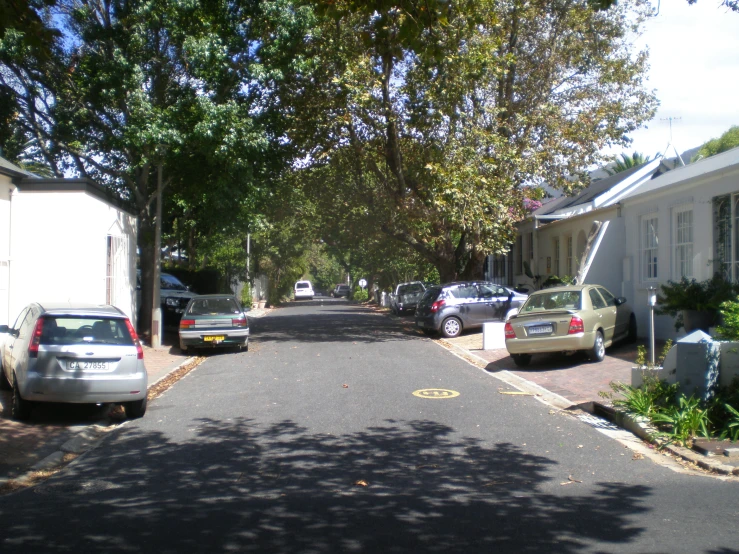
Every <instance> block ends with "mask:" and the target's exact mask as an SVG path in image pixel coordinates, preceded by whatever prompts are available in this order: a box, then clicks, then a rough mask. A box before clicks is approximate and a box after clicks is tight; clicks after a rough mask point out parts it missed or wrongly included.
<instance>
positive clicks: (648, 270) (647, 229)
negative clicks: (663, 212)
mask: <svg viewBox="0 0 739 554" xmlns="http://www.w3.org/2000/svg"><path fill="white" fill-rule="evenodd" d="M639 266H640V267H639V275H640V277H641V281H642V282H643V283H652V282H655V281H657V279H658V277H659V216H658V214H657V213H656V212H654V213H651V214H647V215H644V216H642V217H641V220H640V221H639Z"/></svg>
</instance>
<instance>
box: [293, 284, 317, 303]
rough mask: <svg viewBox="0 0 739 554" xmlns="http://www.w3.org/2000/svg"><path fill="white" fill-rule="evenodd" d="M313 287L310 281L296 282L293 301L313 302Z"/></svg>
mask: <svg viewBox="0 0 739 554" xmlns="http://www.w3.org/2000/svg"><path fill="white" fill-rule="evenodd" d="M313 295H314V292H313V285H312V284H311V282H310V281H298V282H297V283H295V300H302V299H306V298H307V299H308V300H313Z"/></svg>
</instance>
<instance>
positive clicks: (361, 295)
mask: <svg viewBox="0 0 739 554" xmlns="http://www.w3.org/2000/svg"><path fill="white" fill-rule="evenodd" d="M368 298H369V294H368V293H367V291H366V290H364V289H363V288H362V287H357V288H355V289H354V293H353V294H352V299H353V300H356V301H357V302H366V301H367V299H368Z"/></svg>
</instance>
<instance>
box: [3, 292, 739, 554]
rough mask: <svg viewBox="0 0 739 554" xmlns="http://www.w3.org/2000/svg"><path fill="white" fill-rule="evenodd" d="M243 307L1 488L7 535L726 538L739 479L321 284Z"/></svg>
mask: <svg viewBox="0 0 739 554" xmlns="http://www.w3.org/2000/svg"><path fill="white" fill-rule="evenodd" d="M251 323H252V327H251V333H252V339H251V342H250V348H249V351H248V352H244V353H234V352H228V353H223V354H216V355H211V356H210V357H209V359H208V360H206V361H205V362H204V363H202V364H201V365H200V366H199V367H198V368H197V369H195V370H194V371H192V372H190V373H189V374H187V376H186V377H185V378H183V379H182V380H181V381H180V382H178V383H177V384H176V385H175V386H174V387H173V388H172V389H170V390H169V391H168V392H166V393H165V394H164V395H163V396H162V397H160V398H158V399H157V400H155V401H154V402H153V403H151V405H150V406H149V410H148V412H147V414H146V416H145V417H144V418H143V419H141V420H136V421H130V422H127V423H126V424H124V425H123V426H121V428H120V429H118V430H117V431H113V432H111V433H110V434H109V435H108V436H107V437H106V438H105V439H104V440H103V441H102V442H101V443H100V444H99V446H98V447H97V448H95V449H93V450H91V451H89V452H88V453H86V454H85V455H83V456H81V457H80V458H78V459H77V460H76V461H74V462H73V463H72V464H71V465H70V466H69V467H68V468H67V469H65V470H64V471H63V472H62V473H60V474H59V475H57V476H55V477H53V478H51V479H50V480H48V481H46V482H45V483H42V484H40V485H38V486H36V487H34V488H29V489H26V490H22V491H20V492H17V493H14V494H10V495H7V496H3V497H0V551H2V552H4V553H8V552H33V551H43V552H57V551H58V552H63V551H82V552H84V551H95V552H97V551H104V552H118V551H137V550H138V551H144V552H150V551H157V552H185V551H190V552H198V551H212V552H220V551H237V552H291V553H292V552H380V551H383V550H384V551H387V552H500V551H505V552H508V551H510V552H572V553H574V552H578V553H579V552H671V553H675V552H691V553H693V552H706V553H715V554H719V553H720V554H729V553H732V552H739V549H738V548H739V547H738V546H737V545H739V527H738V526H737V524H736V522H737V521H738V520H739V503H738V502H737V498H739V482H737V480H735V479H734V480H728V479H720V478H717V477H715V476H708V475H696V474H689V473H680V472H676V471H674V470H673V469H670V468H668V467H665V466H664V465H661V464H657V463H655V462H654V461H652V460H651V459H649V458H644V457H639V456H637V455H635V454H634V453H633V452H632V451H631V450H629V449H627V448H625V447H624V446H623V445H622V444H621V443H619V442H617V441H615V440H613V439H612V438H609V437H608V436H606V435H605V434H603V433H601V432H599V431H598V430H597V429H595V428H594V427H592V426H590V425H586V424H585V423H583V422H582V421H580V420H578V419H576V418H574V417H572V416H571V415H568V414H567V413H565V412H560V411H558V410H553V409H551V408H550V407H548V406H546V405H545V404H543V403H541V402H539V401H538V400H536V399H535V398H534V397H531V396H523V395H516V394H502V393H505V392H515V389H514V388H513V387H511V386H510V385H508V384H506V383H504V382H503V381H500V380H498V379H497V378H496V377H495V376H494V375H493V374H490V373H488V372H486V371H484V370H481V369H479V368H476V367H474V366H472V365H470V364H468V363H467V362H465V361H464V360H462V359H460V358H458V357H457V356H455V355H453V354H452V353H450V352H448V351H446V350H444V349H442V348H440V347H439V346H438V345H437V344H435V343H434V342H433V341H430V340H428V339H425V338H423V337H421V336H420V335H418V334H417V333H416V332H414V331H410V330H409V328H408V325H407V321H406V324H403V323H401V322H399V321H398V320H397V319H393V318H390V317H388V316H386V315H384V314H380V313H376V312H373V311H371V310H369V309H366V308H361V307H357V306H354V305H350V304H348V303H346V302H343V301H332V300H328V299H323V300H318V299H317V300H314V301H313V302H309V301H306V302H293V303H292V304H291V305H289V306H287V307H285V308H282V309H280V310H276V311H275V312H273V313H272V314H270V315H268V316H266V317H263V318H260V319H255V320H252V321H251ZM425 389H438V390H436V391H434V390H432V391H430V392H427V393H425V395H426V396H425V397H424V393H419V392H418V391H421V390H425ZM444 391H453V392H451V393H448V392H444ZM414 392H417V395H414V394H413V393H414ZM454 393H458V395H456V396H455V395H454Z"/></svg>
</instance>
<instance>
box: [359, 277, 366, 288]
mask: <svg viewBox="0 0 739 554" xmlns="http://www.w3.org/2000/svg"><path fill="white" fill-rule="evenodd" d="M359 286H360V287H362V288H364V287H366V286H367V280H366V279H360V280H359Z"/></svg>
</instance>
